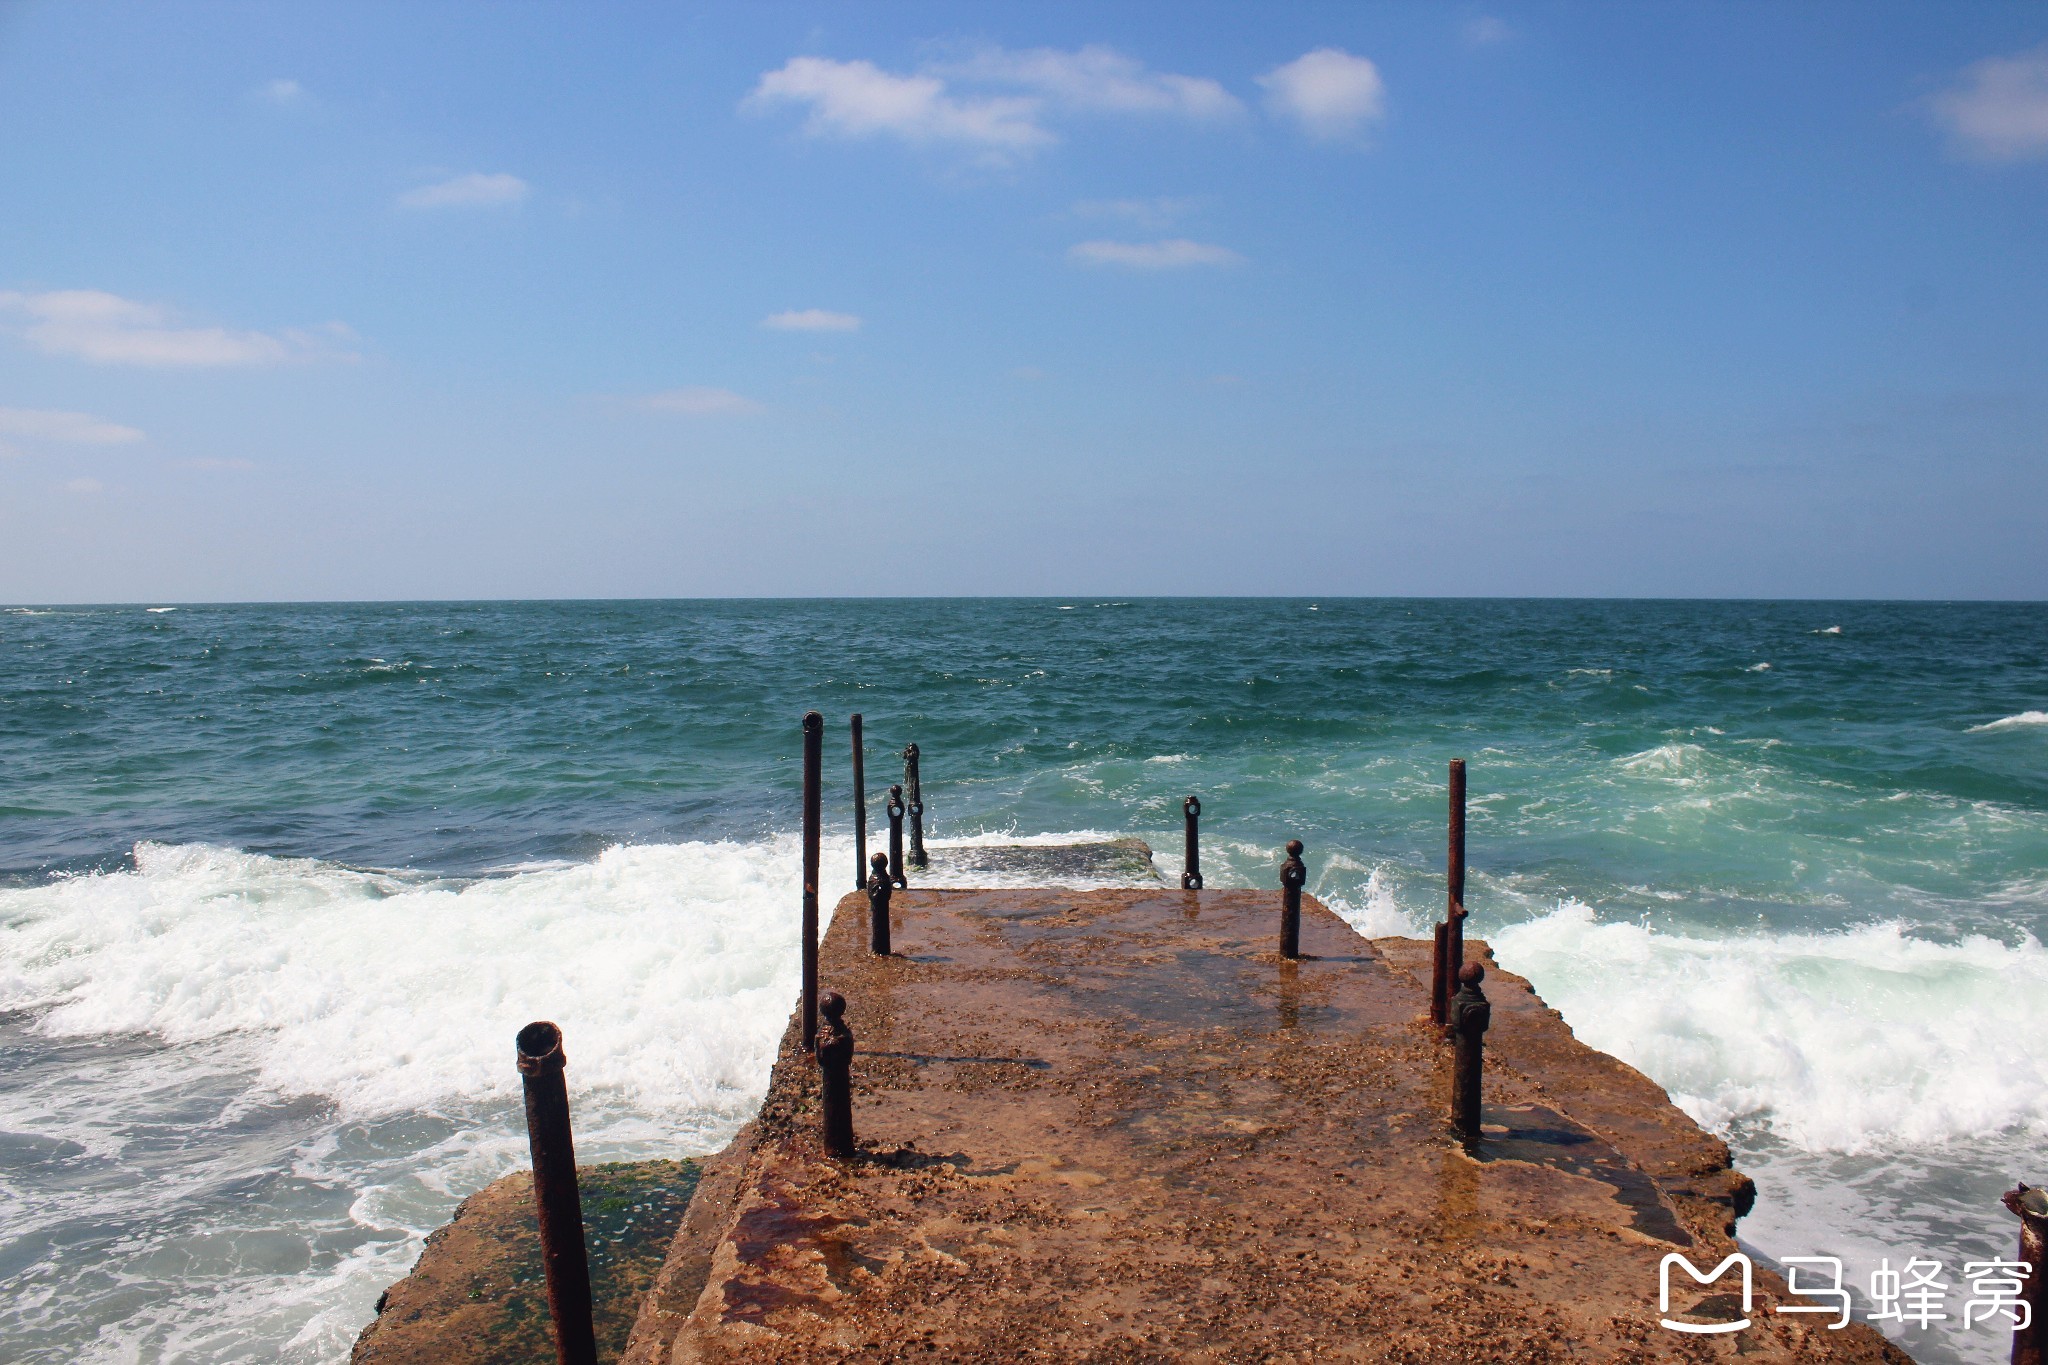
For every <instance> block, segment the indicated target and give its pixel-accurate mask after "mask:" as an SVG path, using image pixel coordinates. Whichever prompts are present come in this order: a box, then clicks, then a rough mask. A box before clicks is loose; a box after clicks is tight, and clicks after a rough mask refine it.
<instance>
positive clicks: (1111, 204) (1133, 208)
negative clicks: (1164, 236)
mask: <svg viewBox="0 0 2048 1365" xmlns="http://www.w3.org/2000/svg"><path fill="white" fill-rule="evenodd" d="M1194 208H1195V201H1194V200H1192V199H1166V198H1156V199H1084V200H1082V201H1081V202H1080V203H1078V204H1076V205H1074V207H1073V208H1071V209H1069V210H1068V212H1069V213H1071V214H1073V215H1074V216H1075V217H1076V218H1114V219H1118V220H1121V221H1123V222H1127V223H1136V224H1137V225H1138V226H1140V227H1148V228H1163V227H1165V226H1166V225H1167V224H1169V223H1172V222H1174V221H1176V220H1178V219H1179V218H1181V217H1183V216H1184V215H1186V214H1188V213H1191V212H1192V211H1193V210H1194Z"/></svg>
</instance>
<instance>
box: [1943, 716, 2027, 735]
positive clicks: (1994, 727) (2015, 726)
mask: <svg viewBox="0 0 2048 1365" xmlns="http://www.w3.org/2000/svg"><path fill="white" fill-rule="evenodd" d="M2035 725H2048V711H2022V712H2020V713H2019V714H2018V715H2016V716H2006V717H2004V718H2003V719H2000V720H1994V721H1989V722H1987V723H1985V724H1983V725H1972V726H1971V727H1970V728H1969V729H1968V730H1965V731H1964V732H1963V733H1965V734H1970V735H1990V734H1996V733H1998V732H1999V731H2001V730H2024V729H2027V728H2029V727H2031V726H2035Z"/></svg>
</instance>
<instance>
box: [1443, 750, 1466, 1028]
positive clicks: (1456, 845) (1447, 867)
mask: <svg viewBox="0 0 2048 1365" xmlns="http://www.w3.org/2000/svg"><path fill="white" fill-rule="evenodd" d="M1444 871H1445V880H1446V881H1447V882H1448V883H1449V888H1448V895H1447V896H1446V898H1445V905H1444V921H1445V923H1447V924H1449V925H1450V926H1451V932H1450V935H1449V937H1450V943H1449V948H1450V952H1449V964H1448V971H1447V973H1446V975H1445V977H1444V988H1445V989H1444V993H1445V994H1446V995H1448V994H1450V991H1451V988H1452V987H1453V986H1454V985H1456V984H1457V983H1458V982H1460V981H1462V980H1463V979H1464V978H1462V977H1461V976H1459V973H1460V972H1461V971H1463V970H1464V968H1465V760H1464V759H1462V758H1454V759H1452V760H1451V837H1450V848H1449V850H1448V851H1447V856H1446V857H1445V860H1444Z"/></svg>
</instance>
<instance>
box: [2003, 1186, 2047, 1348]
mask: <svg viewBox="0 0 2048 1365" xmlns="http://www.w3.org/2000/svg"><path fill="white" fill-rule="evenodd" d="M1999 1200H2000V1202H2001V1203H2003V1204H2004V1205H2005V1206H2006V1207H2007V1208H2008V1209H2011V1210H2012V1211H2013V1213H2014V1214H2016V1215H2017V1216H2018V1217H2019V1220H2020V1253H2019V1260H2020V1262H2021V1263H2022V1264H2023V1265H2025V1266H2026V1267H2027V1269H2026V1272H2025V1273H2024V1274H2022V1275H2020V1276H2019V1280H2020V1294H2019V1316H2020V1317H2023V1318H2025V1319H2026V1326H2024V1327H2020V1326H2015V1327H2014V1328H2013V1332H2012V1365H2048V1265H2043V1264H2042V1261H2043V1260H2044V1259H2048V1190H2042V1189H2040V1188H2038V1187H2035V1186H2031V1185H2027V1184H2025V1183H2021V1184H2019V1185H2017V1186H2015V1187H2014V1188H2013V1189H2010V1190H2007V1191H2006V1192H2005V1193H2004V1194H2002V1195H2000V1196H1999ZM2008 1283H2009V1281H2008Z"/></svg>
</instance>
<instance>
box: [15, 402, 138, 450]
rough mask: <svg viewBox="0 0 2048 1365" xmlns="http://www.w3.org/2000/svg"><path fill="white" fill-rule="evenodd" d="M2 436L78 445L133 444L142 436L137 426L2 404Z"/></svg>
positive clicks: (80, 414) (46, 409) (81, 414)
mask: <svg viewBox="0 0 2048 1365" xmlns="http://www.w3.org/2000/svg"><path fill="white" fill-rule="evenodd" d="M0 436H15V437H20V438H23V439H26V440H32V441H56V442H59V443H61V444H64V445H77V446H120V445H131V444H133V443H134V442H136V441H140V440H142V439H143V436H142V433H141V432H140V431H138V430H136V429H135V428H134V427H124V426H122V425H121V424H120V423H118V422H108V421H105V420H103V419H101V418H98V417H93V416H89V415H88V414H86V413H83V412H59V411H56V410H55V409H51V408H0Z"/></svg>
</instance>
